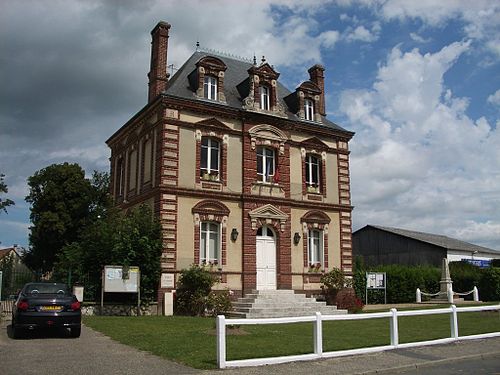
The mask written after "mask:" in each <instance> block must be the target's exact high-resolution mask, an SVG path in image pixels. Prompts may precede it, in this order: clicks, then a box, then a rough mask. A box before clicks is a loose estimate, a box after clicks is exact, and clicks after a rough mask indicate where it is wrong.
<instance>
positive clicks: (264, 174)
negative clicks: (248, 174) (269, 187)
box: [256, 146, 276, 183]
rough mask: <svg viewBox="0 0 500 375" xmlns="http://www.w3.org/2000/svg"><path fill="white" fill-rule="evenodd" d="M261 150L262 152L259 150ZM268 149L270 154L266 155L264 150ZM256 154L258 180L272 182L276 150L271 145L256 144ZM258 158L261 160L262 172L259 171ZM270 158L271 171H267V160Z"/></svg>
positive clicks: (274, 171)
mask: <svg viewBox="0 0 500 375" xmlns="http://www.w3.org/2000/svg"><path fill="white" fill-rule="evenodd" d="M261 150H262V153H261V154H259V152H260V151H261ZM266 151H270V152H272V155H269V156H268V155H266V154H265V152H266ZM256 153H257V154H256V155H257V168H256V170H257V178H258V181H259V182H267V183H271V182H273V178H274V175H275V173H276V150H275V149H274V148H272V147H266V146H258V147H257V150H256ZM259 159H260V160H261V165H262V172H261V173H259ZM268 159H269V160H272V173H268V163H267V161H268Z"/></svg>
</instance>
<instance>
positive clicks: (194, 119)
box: [107, 23, 353, 303]
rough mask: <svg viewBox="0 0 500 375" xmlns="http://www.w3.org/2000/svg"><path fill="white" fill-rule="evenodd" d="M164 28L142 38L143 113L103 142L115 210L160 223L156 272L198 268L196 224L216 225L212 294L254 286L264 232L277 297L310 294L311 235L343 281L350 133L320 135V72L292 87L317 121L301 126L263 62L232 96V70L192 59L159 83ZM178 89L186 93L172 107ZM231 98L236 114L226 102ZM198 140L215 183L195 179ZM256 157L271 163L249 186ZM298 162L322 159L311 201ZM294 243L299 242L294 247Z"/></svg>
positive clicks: (219, 60)
mask: <svg viewBox="0 0 500 375" xmlns="http://www.w3.org/2000/svg"><path fill="white" fill-rule="evenodd" d="M167 25H168V24H166V23H160V24H159V25H158V26H157V27H156V28H155V29H154V30H153V32H152V36H153V44H152V62H151V70H150V73H149V80H150V81H149V88H150V90H149V104H148V106H146V107H145V108H143V109H142V110H141V111H140V112H139V113H138V114H137V115H135V116H134V117H133V118H132V119H131V120H130V121H129V122H127V123H126V124H125V125H124V126H123V127H122V128H120V129H119V130H118V131H117V132H116V133H115V134H114V135H113V136H112V137H111V138H110V139H109V140H108V141H107V144H108V146H109V147H110V148H111V159H110V161H111V162H110V170H111V191H112V193H113V196H114V198H115V201H116V203H117V204H119V205H120V207H122V208H124V209H126V208H129V207H133V206H136V205H138V204H141V203H148V204H150V205H152V206H153V208H154V213H155V215H156V216H157V217H158V218H159V220H160V223H161V227H162V231H163V253H162V259H161V267H162V272H163V273H168V274H173V275H175V280H176V278H177V277H178V274H179V272H180V271H181V269H182V268H184V267H186V266H188V265H189V264H192V263H195V264H199V263H200V259H201V258H200V246H201V245H200V242H201V241H200V223H201V222H213V223H217V224H218V225H220V260H219V262H218V264H217V267H216V268H215V269H213V271H214V272H216V274H217V275H218V277H219V279H220V281H221V284H220V287H221V288H230V289H232V290H234V292H235V295H243V294H245V293H247V292H249V291H251V290H252V289H255V288H256V286H257V277H258V274H257V268H256V264H257V255H256V254H257V253H256V236H257V231H258V230H259V228H260V227H262V226H264V225H265V226H267V227H270V228H272V231H273V233H275V237H274V241H275V246H276V287H277V288H278V289H292V288H294V289H298V290H302V291H304V290H314V289H319V284H318V282H319V274H317V273H312V270H311V269H310V265H309V264H308V238H307V237H308V230H309V229H311V228H314V229H317V230H320V231H321V233H322V235H323V249H322V250H323V254H324V256H323V259H322V264H321V271H327V270H328V269H331V268H332V267H339V268H341V269H342V270H343V271H345V272H346V273H347V274H350V273H351V272H352V244H351V243H352V239H351V225H352V221H351V212H352V206H351V200H350V198H351V197H350V177H349V150H348V141H349V140H350V138H351V137H352V135H353V133H350V132H347V131H345V130H343V129H341V128H338V127H335V126H336V125H335V126H333V125H328V122H327V120H326V119H325V118H324V117H323V116H322V115H324V112H325V109H324V92H323V90H324V75H323V72H324V68H323V67H321V66H315V67H313V68H311V69H310V70H309V73H310V76H311V81H308V83H307V84H303V85H301V87H302V89H303V90H305V91H307V90H308V88H309V89H310V90H312V91H310V93H313V94H314V95H315V101H316V103H317V104H318V105H317V107H316V109H315V110H316V112H317V113H316V115H317V116H319V117H318V119H319V120H320V121H318V122H317V123H316V124H315V125H314V126H311V124H310V123H308V122H306V121H303V120H302V119H301V117H300V116H299V112H300V110H301V109H300V108H298V107H295V109H293V111H296V113H297V115H296V119H291V118H290V115H285V114H286V111H290V110H291V109H290V108H293V106H294V105H298V106H301V105H302V104H301V103H303V98H304V97H303V96H300V95H299V94H298V93H296V96H294V95H295V94H294V93H291V94H290V95H289V97H288V99H290V98H291V99H290V100H291V101H290V103H292V104H291V107H290V108H288V109H287V107H286V105H283V103H284V102H283V101H280V100H278V97H277V93H278V91H277V89H276V88H277V85H279V83H278V82H277V79H278V77H279V74H278V73H276V71H275V70H274V69H273V68H272V67H271V66H270V65H268V64H267V63H263V64H261V66H256V65H253V66H250V68H248V76H247V77H246V80H245V77H242V78H241V81H238V82H241V84H239V85H237V86H236V88H235V87H231V86H230V85H231V84H233V85H234V82H235V80H234V76H231V74H234V66H235V65H237V64H241V63H240V62H237V61H233V60H228V59H227V58H226V59H225V58H223V57H210V56H208V57H207V56H206V55H201V56H202V57H201V58H198V59H195V58H194V57H193V58H192V59H191V60H188V62H189V64H191V65H189V64H188V62H187V63H186V64H187V65H186V67H185V68H181V69H179V71H178V73H176V74H178V75H179V76H178V77H177V78H176V80H174V79H172V82H175V83H172V84H169V83H168V81H167V80H168V75H167V74H166V64H167V61H166V59H167V46H168V30H169V28H170V25H168V26H167ZM195 55H196V54H195ZM195 55H193V56H195ZM203 56H204V57H203ZM188 65H189V66H188ZM184 71H185V72H184ZM239 71H241V69H240V70H239ZM243 71H244V70H243ZM160 72H165V75H162V74H163V73H160ZM183 74H184V75H183ZM204 74H211V75H213V76H217V77H218V92H219V94H222V96H220V95H218V98H217V99H218V100H214V102H210V101H208V100H206V99H203V98H200V94H201V95H203V92H202V91H200V90H199V89H200V86H201V88H203V80H202V78H203V75H204ZM193 77H194V79H192V78H193ZM256 77H257V78H256ZM182 79H184V81H182ZM181 81H182V83H178V82H181ZM190 82H191V83H190ZM193 82H194V86H193ZM260 84H265V85H266V86H269V87H271V88H272V90H271V98H270V103H271V108H270V109H269V110H267V111H263V110H261V109H260V108H259V106H258V105H257V104H258V103H257V102H258V99H259V98H258V95H259V90H258V87H259V85H260ZM186 87H187V88H190V90H191V91H190V92H189V93H187V94H186V95H185V97H182V90H184V89H185V88H186ZM318 87H319V88H320V94H319V95H318V92H317V90H318ZM176 90H177V91H176ZM231 90H233V91H231ZM252 90H253V91H252ZM314 90H316V91H314ZM236 91H238V92H239V96H238V98H239V99H238V100H240V104H238V105H239V107H237V106H236V105H235V104H234V103H235V97H234V96H233V97H231V95H232V93H234V92H236ZM170 92H172V93H173V94H172V95H170V94H169V93H170ZM306 95H307V93H306ZM221 98H222V99H223V101H224V102H223V103H222V102H221V101H222V100H221ZM226 100H227V103H226V102H225V101H226ZM293 103H295V104H293ZM250 104H251V105H250ZM235 106H236V107H235ZM204 137H208V138H211V139H214V140H216V141H217V142H218V144H219V152H220V154H219V157H220V159H219V175H218V176H217V178H207V176H203V175H202V174H201V173H200V161H201V159H200V155H201V141H202V139H203V138H204ZM259 147H266V148H267V149H269V150H273V152H274V155H275V158H274V163H275V170H274V176H271V177H272V178H270V179H269V180H266V181H262V176H260V177H261V179H260V180H259V178H258V177H259V176H258V174H257V149H258V148H259ZM308 154H312V155H315V156H316V157H317V158H318V159H319V160H321V171H320V174H321V179H320V186H319V187H318V190H317V191H312V190H311V189H308V187H307V186H306V177H305V174H306V172H305V158H306V155H308ZM146 161H149V163H150V165H146ZM334 164H335V165H334ZM231 233H234V234H235V237H233V236H232V235H231ZM296 233H298V235H299V237H300V238H299V241H298V243H296V242H295V240H294V235H295V234H296ZM181 244H182V245H181ZM299 278H300V279H299ZM297 280H300V282H299V281H297ZM298 282H299V284H297V283H298ZM175 287H176V285H175V283H174V285H173V286H167V287H165V288H159V291H158V301H159V302H160V303H161V301H162V298H163V297H162V296H163V293H164V292H166V291H169V290H172V289H175Z"/></svg>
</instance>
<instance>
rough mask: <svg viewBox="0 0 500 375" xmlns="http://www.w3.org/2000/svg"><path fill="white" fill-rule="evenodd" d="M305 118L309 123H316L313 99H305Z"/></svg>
mask: <svg viewBox="0 0 500 375" xmlns="http://www.w3.org/2000/svg"><path fill="white" fill-rule="evenodd" d="M304 118H305V119H306V120H307V121H314V101H313V100H312V99H307V98H306V99H304Z"/></svg>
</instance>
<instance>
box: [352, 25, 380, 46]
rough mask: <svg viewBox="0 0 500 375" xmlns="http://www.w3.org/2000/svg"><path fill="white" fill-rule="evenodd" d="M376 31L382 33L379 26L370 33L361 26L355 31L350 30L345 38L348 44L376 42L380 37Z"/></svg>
mask: <svg viewBox="0 0 500 375" xmlns="http://www.w3.org/2000/svg"><path fill="white" fill-rule="evenodd" d="M377 25H378V24H377ZM376 30H379V31H380V28H379V26H377V27H376V28H375V30H373V29H372V31H370V30H368V29H367V28H365V27H364V26H363V25H360V26H358V27H356V28H355V29H354V30H349V31H348V32H347V34H346V35H345V36H344V38H345V40H347V41H348V42H355V41H360V42H367V43H370V42H374V41H376V40H377V39H378V37H379V36H378V33H377V32H376Z"/></svg>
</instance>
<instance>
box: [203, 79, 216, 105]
mask: <svg viewBox="0 0 500 375" xmlns="http://www.w3.org/2000/svg"><path fill="white" fill-rule="evenodd" d="M217 96H218V95H217V78H216V77H214V76H212V75H205V77H204V78H203V97H204V98H205V99H208V100H217Z"/></svg>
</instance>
